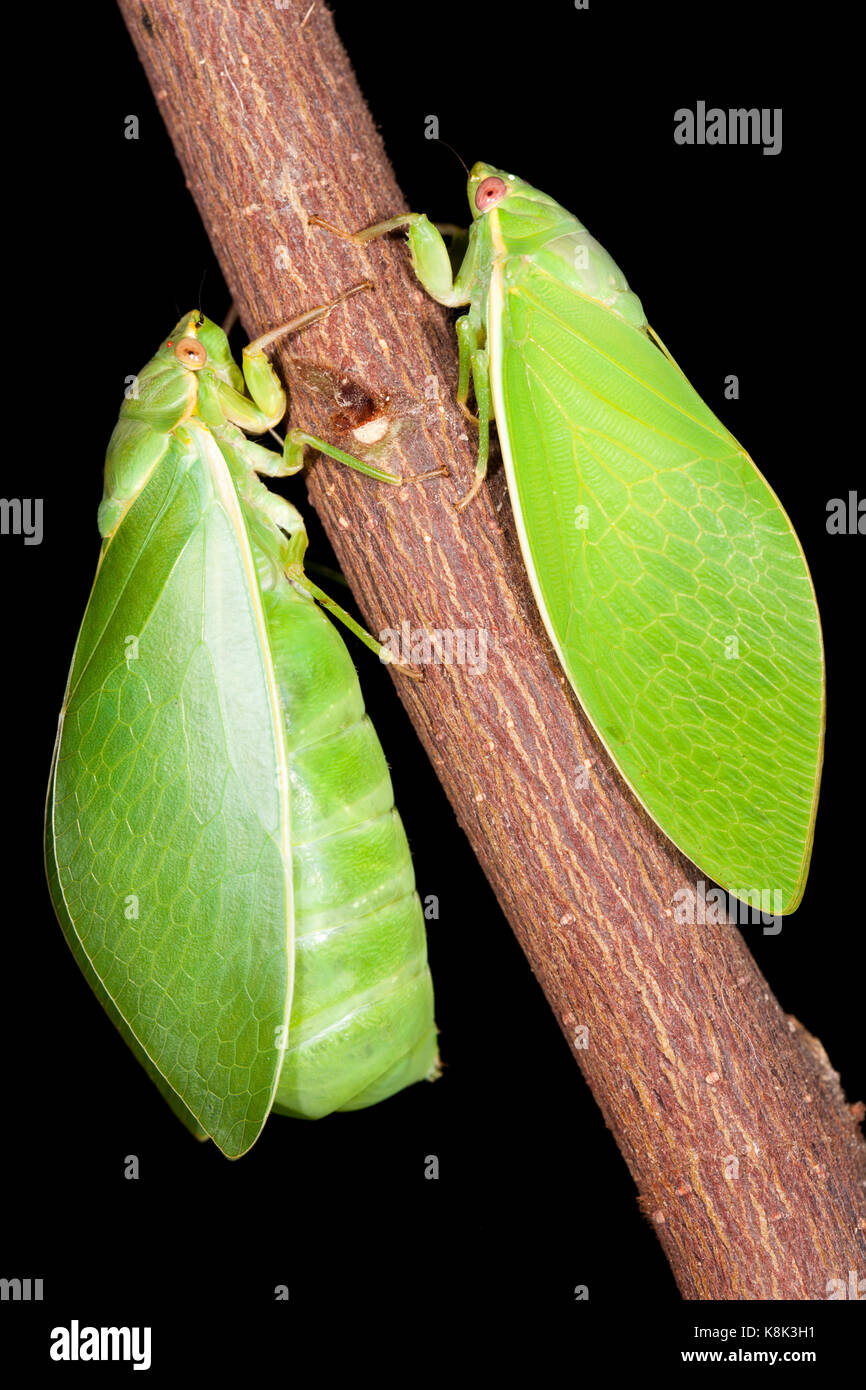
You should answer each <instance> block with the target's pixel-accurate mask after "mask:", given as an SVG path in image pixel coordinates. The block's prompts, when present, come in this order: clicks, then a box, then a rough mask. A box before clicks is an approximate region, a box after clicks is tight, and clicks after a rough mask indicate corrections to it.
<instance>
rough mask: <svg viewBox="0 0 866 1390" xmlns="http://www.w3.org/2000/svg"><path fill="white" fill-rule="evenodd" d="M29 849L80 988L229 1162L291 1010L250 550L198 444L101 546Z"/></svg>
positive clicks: (280, 827) (270, 682)
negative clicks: (89, 985)
mask: <svg viewBox="0 0 866 1390" xmlns="http://www.w3.org/2000/svg"><path fill="white" fill-rule="evenodd" d="M46 843H47V857H48V860H49V881H52V886H53V892H54V896H55V900H56V902H57V906H58V916H59V917H60V919H61V924H62V925H64V926H65V927H66V928H67V930H69V927H70V926H71V928H72V930H73V931H74V936H75V938H76V940H77V943H78V946H79V948H80V952H81V953H82V954H83V956H84V957H85V959H86V961H87V964H88V966H89V969H86V970H85V973H87V974H88V976H89V978H91V980H92V981H93V980H94V979H95V981H97V982H98V985H99V989H97V993H98V994H99V995H100V997H101V998H103V1001H105V998H107V999H108V1000H109V1001H110V1003H111V1005H112V1009H113V1010H114V1011H116V1013H117V1014H118V1015H119V1016H120V1018H121V1019H122V1020H123V1023H124V1025H125V1028H126V1029H128V1031H129V1034H131V1036H132V1038H133V1039H134V1040H135V1043H136V1044H137V1047H138V1048H140V1049H141V1051H142V1052H143V1053H144V1055H145V1056H146V1057H147V1059H148V1061H149V1063H150V1066H151V1067H152V1068H154V1069H155V1070H156V1071H157V1072H158V1073H159V1075H160V1076H161V1077H163V1078H164V1080H165V1082H166V1083H167V1085H168V1086H169V1087H170V1088H171V1089H172V1090H173V1091H174V1092H175V1093H176V1094H177V1096H178V1097H179V1098H180V1101H181V1102H182V1105H183V1107H185V1108H186V1109H187V1110H188V1111H189V1112H190V1113H191V1115H192V1116H193V1117H194V1120H195V1122H197V1123H198V1124H199V1125H200V1126H201V1127H202V1128H203V1129H204V1130H205V1131H206V1132H207V1133H208V1134H209V1135H211V1137H212V1138H213V1139H214V1140H215V1142H216V1143H217V1144H218V1145H219V1147H220V1148H221V1149H222V1150H223V1151H224V1152H225V1153H226V1154H228V1155H230V1156H237V1155H239V1154H242V1153H244V1152H245V1151H246V1150H247V1149H248V1148H249V1147H250V1145H251V1144H252V1143H253V1142H254V1141H255V1139H256V1138H257V1136H258V1134H259V1132H260V1131H261V1128H262V1126H263V1124H264V1122H265V1119H266V1118H267V1115H268V1113H269V1111H270V1108H271V1105H272V1102H273V1096H274V1092H275V1089H276V1082H277V1078H278V1075H279V1071H280V1066H281V1064H282V1058H283V1055H284V1051H285V1045H286V1024H287V1021H288V1014H289V1008H290V1003H291V985H292V959H293V956H292V950H293V942H292V883H291V843H290V834H289V817H288V778H287V774H286V755H285V743H284V734H283V726H282V718H281V711H280V705H279V696H278V692H277V689H276V684H275V680H274V674H273V668H272V662H271V656H270V652H269V648H268V642H267V630H266V625H265V622H264V617H263V613H262V604H261V595H260V593H259V589H258V585H257V582H256V576H255V568H254V565H253V561H252V556H251V553H250V547H249V542H248V538H247V534H246V530H245V527H244V524H243V519H242V515H241V511H240V507H239V504H238V499H237V496H236V494H235V491H234V487H233V485H232V483H231V479H230V477H229V475H228V472H227V470H226V468H225V464H224V461H223V459H222V457H221V455H220V454H219V451H218V449H217V448H216V446H215V444H214V442H213V440H212V439H211V437H210V436H209V435H208V434H207V432H206V431H203V430H191V431H190V432H189V434H188V435H187V436H186V439H185V441H184V443H183V444H181V443H179V442H177V441H174V442H173V444H172V446H171V447H170V449H169V450H168V452H167V453H166V455H165V456H164V458H163V459H162V461H161V462H160V464H159V465H158V467H157V468H156V470H155V472H154V474H153V476H152V477H151V478H150V480H149V482H148V484H147V486H146V487H145V488H144V490H143V491H142V492H141V493H140V494H139V496H138V497H137V498H136V500H135V501H134V502H133V504H132V505H131V507H130V508H129V511H128V512H127V513H126V515H125V517H124V518H123V520H122V522H121V523H120V525H119V526H118V528H117V530H116V531H115V532H114V534H113V536H112V538H111V541H110V543H108V544H107V545H106V546H105V547H104V550H103V554H102V558H101V562H100V566H99V570H98V572H97V577H96V581H95V584H94V587H93V591H92V593H91V597H90V601H89V603H88V607H87V611H86V613H85V617H84V621H83V624H82V629H81V633H80V636H79V640H78V644H77V647H76V652H75V656H74V658H73V665H72V670H71V673H70V678H69V685H68V688H67V692H66V697H65V701H64V707H63V712H62V715H61V722H60V730H59V733H58V742H57V749H56V753H55V763H54V769H53V774H52V780H51V786H50V789H49V800H48V808H47V824H46ZM72 944H73V949H75V943H72ZM76 954H78V952H77V951H76ZM112 1009H110V1010H109V1012H112Z"/></svg>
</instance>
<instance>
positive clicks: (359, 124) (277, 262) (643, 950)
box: [121, 0, 866, 1299]
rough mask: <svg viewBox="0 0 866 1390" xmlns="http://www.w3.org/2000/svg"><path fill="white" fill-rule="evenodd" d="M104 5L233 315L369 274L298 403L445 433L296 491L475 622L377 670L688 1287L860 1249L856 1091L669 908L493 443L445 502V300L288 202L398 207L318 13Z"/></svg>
mask: <svg viewBox="0 0 866 1390" xmlns="http://www.w3.org/2000/svg"><path fill="white" fill-rule="evenodd" d="M121 9H122V10H123V12H124V15H125V18H126V22H127V25H128V27H129V29H130V32H131V34H132V37H133V40H134V42H135V44H136V47H137V49H138V52H139V55H140V57H141V60H142V62H143V63H144V66H145V68H146V70H147V74H148V77H149V79H150V82H151V85H152V87H153V90H154V93H155V94H156V99H157V102H158V104H159V108H160V110H161V112H162V115H163V117H164V119H165V122H166V125H167V126H168V129H169V131H170V132H171V135H172V139H173V141H174V145H175V149H176V151H177V154H178V157H179V159H180V162H181V164H182V166H183V168H184V171H185V173H186V177H187V180H188V184H189V187H190V189H191V191H192V194H193V196H194V198H195V200H196V202H197V204H198V207H199V210H200V212H201V216H202V218H203V219H204V223H205V226H206V227H207V229H208V232H209V234H210V237H211V240H212V242H213V245H214V248H215V251H216V254H217V256H218V258H219V260H220V263H221V265H222V268H223V271H224V273H225V278H226V281H227V283H228V285H229V287H230V289H231V292H232V295H233V296H234V300H235V303H236V304H237V307H238V310H239V312H240V317H241V320H242V322H243V324H244V326H245V328H246V330H247V331H248V332H249V333H250V334H251V335H254V334H256V333H259V332H261V331H263V330H264V329H266V328H270V327H273V326H274V325H276V324H278V323H280V322H282V321H283V319H285V318H287V317H289V316H290V315H291V314H293V313H295V312H297V311H298V310H299V309H303V308H306V307H308V306H310V305H312V304H314V303H316V302H319V301H323V300H326V299H329V298H331V297H333V295H334V294H336V293H337V292H339V291H340V290H342V289H345V288H346V287H347V286H349V285H351V284H353V283H355V282H357V281H358V280H360V279H363V278H365V277H369V278H370V279H371V280H373V281H374V282H375V284H376V288H377V292H376V293H375V294H363V295H359V296H357V297H356V298H354V299H352V300H351V301H350V302H349V303H348V304H347V305H346V306H343V307H341V308H340V309H339V310H338V311H336V312H335V313H333V314H331V315H330V317H329V318H328V319H327V320H326V321H325V322H324V323H322V324H319V325H316V326H315V327H313V328H310V329H309V330H308V331H307V332H306V333H304V334H303V335H302V337H301V338H294V339H292V340H290V342H289V344H288V346H286V347H285V348H284V349H283V350H282V352H281V353H279V354H278V357H279V359H280V361H281V365H282V367H283V369H284V371H285V375H286V377H287V379H288V381H289V385H290V387H291V390H292V400H293V417H294V420H295V422H297V423H302V424H303V426H304V428H306V429H310V430H312V431H315V432H318V433H320V434H322V435H324V436H325V437H328V438H330V439H333V440H335V442H337V443H339V444H341V445H342V446H343V447H344V448H346V449H347V450H349V451H350V452H354V451H357V450H358V449H359V447H360V446H361V445H362V444H363V441H364V439H365V438H369V437H371V436H375V435H376V433H377V431H381V430H385V431H386V433H385V435H384V445H385V447H384V450H383V454H382V458H383V463H384V464H385V466H388V467H395V468H397V467H400V468H402V469H403V471H404V472H406V473H418V472H423V471H425V470H426V469H434V468H436V467H437V466H439V465H441V464H442V463H443V462H444V463H445V464H446V465H447V467H448V469H449V472H450V477H448V478H445V479H440V480H435V481H432V482H427V483H407V484H406V485H405V486H404V487H402V488H400V489H390V488H386V487H384V486H382V485H379V484H376V483H373V482H370V481H369V480H366V479H359V478H358V477H357V475H353V474H349V473H348V472H347V471H346V470H344V469H340V468H339V467H337V466H336V465H332V464H330V463H326V462H321V463H318V464H317V465H316V468H315V469H314V470H313V472H312V474H311V480H310V484H309V486H310V495H311V498H312V500H313V503H314V504H315V506H316V508H317V509H318V511H319V513H320V515H321V517H322V519H323V521H324V524H325V527H326V530H327V532H328V534H329V536H330V537H331V540H332V542H333V545H334V549H335V551H336V553H337V555H338V557H339V560H340V563H341V565H342V566H343V569H344V572H345V574H346V576H347V578H348V579H349V581H350V582H351V585H352V588H353V590H354V592H355V594H356V596H357V598H358V601H359V603H360V606H361V608H362V610H363V612H364V614H365V617H366V619H367V621H368V622H369V624H370V626H371V628H372V629H373V631H379V630H381V629H382V628H383V627H386V626H387V627H394V628H399V627H400V619H401V618H402V619H405V620H406V621H407V622H408V623H409V625H410V628H411V629H413V630H417V629H427V630H432V629H437V630H439V631H444V632H450V633H451V634H455V633H458V632H463V633H468V634H470V637H472V635H473V634H477V633H480V632H484V633H487V634H489V635H490V643H491V646H490V650H489V651H488V654H487V671H486V674H484V675H481V674H478V675H474V676H473V675H472V674H471V672H470V670H469V669H468V667H467V666H466V665H460V664H443V665H433V666H428V667H427V668H426V679H425V680H424V681H423V682H422V683H420V684H416V683H415V682H410V681H407V680H405V679H404V680H399V678H398V680H399V685H398V688H399V692H400V696H401V698H402V700H403V702H404V703H405V705H406V708H407V709H408V711H409V714H410V716H411V718H412V721H413V723H414V725H415V728H416V730H417V732H418V735H419V737H420V739H421V741H422V743H423V744H424V747H425V749H426V750H427V753H428V755H429V757H430V758H431V760H432V762H433V765H434V767H435V769H436V771H437V773H438V775H439V777H440V779H441V781H442V783H443V786H444V787H445V790H446V791H447V793H448V796H449V797H450V800H451V803H452V805H453V807H454V809H455V812H456V814H457V816H458V818H459V821H460V824H461V825H462V827H463V828H464V830H465V832H466V834H467V835H468V837H469V840H470V842H471V844H472V847H473V849H474V851H475V853H476V854H477V856H478V858H479V860H480V862H481V864H482V866H483V868H484V871H485V873H486V874H487V876H488V878H489V879H490V882H491V884H492V885H493V888H494V890H495V892H496V894H497V897H498V899H499V901H500V903H501V905H502V908H503V910H504V912H505V913H506V915H507V917H508V919H509V921H510V923H511V925H512V927H513V929H514V932H515V933H516V935H517V938H518V940H519V942H520V944H521V946H522V948H523V950H524V951H525V953H526V955H527V957H528V959H529V962H530V964H531V966H532V969H533V970H534V972H535V974H536V976H537V977H538V979H539V981H540V983H541V985H542V988H543V989H544V991H545V994H546V996H547V999H548V1001H549V1003H550V1006H551V1008H552V1009H553V1010H554V1013H555V1014H556V1016H557V1018H558V1020H559V1022H560V1025H561V1027H562V1029H563V1032H564V1033H565V1036H566V1038H567V1039H568V1041H569V1044H570V1045H571V1047H572V1048H573V1050H574V1053H575V1057H576V1059H577V1061H578V1062H579V1064H580V1066H581V1068H582V1070H583V1073H584V1075H585V1077H586V1079H587V1081H588V1082H589V1084H590V1086H591V1087H592V1090H593V1094H594V1095H595V1098H596V1100H597V1102H598V1104H599V1105H600V1107H601V1110H602V1112H603V1114H604V1118H605V1121H606V1123H607V1124H608V1126H609V1127H610V1128H611V1129H612V1131H613V1133H614V1135H615V1136H616V1139H617V1143H618V1144H619V1146H620V1148H621V1150H622V1152H623V1154H624V1156H625V1159H626V1161H627V1163H628V1165H629V1167H630V1169H631V1172H632V1174H633V1176H634V1179H635V1182H636V1183H637V1186H638V1189H639V1191H640V1194H641V1196H640V1201H641V1206H642V1208H643V1210H644V1211H645V1213H646V1214H647V1216H648V1217H649V1219H650V1220H651V1221H652V1222H653V1223H654V1226H655V1229H656V1231H657V1233H658V1236H659V1239H660V1241H661V1243H662V1245H663V1247H664V1250H665V1253H666V1254H667V1256H668V1258H669V1260H670V1262H671V1265H672V1267H673V1269H674V1273H675V1276H676V1279H677V1282H678V1285H679V1288H680V1290H681V1292H682V1294H683V1296H684V1297H687V1298H698V1299H711V1298H719V1299H733V1298H745V1299H822V1298H825V1297H826V1296H827V1281H828V1279H830V1278H842V1279H845V1278H847V1272H848V1271H849V1270H850V1269H859V1270H860V1271H862V1270H863V1267H864V1229H866V1217H864V1201H863V1199H864V1178H866V1149H864V1145H863V1141H862V1137H861V1135H860V1133H859V1131H858V1129H857V1127H856V1123H855V1118H854V1116H853V1115H852V1111H853V1110H854V1109H855V1107H849V1106H848V1105H847V1104H846V1102H845V1098H844V1096H843V1094H842V1092H841V1089H840V1087H839V1084H838V1078H837V1076H836V1074H835V1073H834V1072H833V1070H832V1068H831V1067H830V1065H829V1062H828V1061H827V1058H826V1054H824V1053H823V1049H821V1048H820V1044H817V1043H816V1040H814V1039H811V1038H810V1037H809V1035H808V1034H807V1033H805V1031H804V1030H803V1029H802V1028H801V1027H800V1025H799V1024H797V1023H796V1021H795V1020H793V1019H790V1018H787V1017H786V1016H785V1014H784V1013H783V1012H782V1010H781V1009H780V1007H779V1005H778V1004H777V1003H776V1001H775V999H774V998H773V997H772V995H771V994H770V992H769V989H768V987H767V985H766V983H765V981H764V979H763V977H762V976H761V974H760V972H759V971H758V969H757V967H756V965H755V963H754V961H753V960H752V957H751V956H750V954H749V952H748V950H747V949H746V947H745V945H744V943H743V941H742V939H741V937H740V935H739V933H738V932H737V931H736V929H735V928H734V927H733V926H730V925H724V926H717V927H700V926H698V927H695V926H687V925H680V924H678V923H677V922H676V921H675V920H674V908H673V903H674V894H675V893H676V892H677V891H678V890H680V889H682V888H684V887H687V886H688V885H689V884H691V885H692V886H693V887H694V883H695V879H696V877H697V871H696V870H695V869H694V868H693V866H691V865H689V864H688V863H687V862H686V861H685V860H683V858H682V857H681V856H680V855H679V854H678V853H677V852H676V851H675V850H674V849H673V848H672V846H671V845H670V844H669V842H668V841H667V840H665V839H664V838H663V837H662V836H661V835H660V834H659V832H658V831H657V830H656V829H655V827H654V826H653V825H652V823H651V822H650V821H649V819H648V818H647V816H646V815H645V814H644V812H643V811H642V810H641V808H640V807H639V806H638V805H637V804H636V802H635V800H634V798H633V797H632V796H631V794H630V793H629V792H628V790H627V788H626V787H625V786H624V784H623V783H622V781H621V780H620V778H619V777H618V775H617V774H616V773H615V771H614V770H613V768H612V766H611V764H610V762H609V760H608V758H607V755H606V753H605V752H604V749H603V748H602V747H601V746H600V744H599V742H598V740H597V739H596V737H595V735H594V734H593V731H592V730H591V728H590V727H589V725H588V723H587V721H586V719H585V718H584V717H583V715H582V713H581V712H580V710H579V709H578V708H577V707H576V706H575V704H574V703H573V701H572V700H571V698H570V694H569V692H568V689H567V686H566V683H565V680H564V678H563V676H562V674H561V672H560V670H559V668H558V665H557V662H556V659H555V657H554V655H553V653H552V651H551V649H550V647H549V644H548V642H547V640H546V638H545V636H544V633H543V630H542V627H541V624H540V622H539V620H538V617H537V615H536V611H535V607H534V603H533V600H532V595H531V592H530V590H529V586H528V583H527V581H526V578H525V575H524V572H523V568H522V563H521V558H520V551H519V547H518V543H517V537H516V535H515V530H514V525H513V521H512V517H511V511H510V507H509V506H508V502H507V496H506V492H505V480H504V478H503V476H502V474H501V472H499V473H498V474H494V476H493V477H492V479H491V480H490V482H489V483H488V485H487V486H486V487H485V488H484V489H483V490H482V492H481V495H480V496H479V498H478V499H477V500H476V501H475V502H474V503H473V504H472V505H471V506H470V507H469V508H468V509H467V511H466V512H465V513H463V514H462V515H460V516H458V515H457V513H456V512H455V511H454V508H453V507H452V505H451V503H452V502H453V501H454V500H455V499H456V498H457V496H459V494H460V493H462V492H463V491H464V490H465V488H466V487H467V486H468V483H469V481H470V479H471V475H472V467H473V462H474V453H473V446H472V442H471V441H470V440H469V439H468V438H467V432H466V427H465V422H464V421H463V419H462V417H461V416H460V414H459V413H458V412H457V410H456V409H455V407H454V404H453V393H454V387H455V383H456V354H455V348H454V335H453V323H452V322H451V319H450V316H449V315H448V314H446V313H445V312H444V311H442V310H441V309H440V308H439V307H438V306H437V305H435V304H434V303H432V302H431V301H430V300H429V299H428V298H427V296H426V295H425V294H424V293H423V292H422V291H421V289H420V288H419V287H418V285H417V284H416V283H415V281H414V279H413V277H412V274H411V270H410V268H409V261H408V256H407V254H406V250H405V246H404V245H403V244H402V241H397V242H391V243H377V244H374V245H371V246H369V247H366V248H364V249H358V248H357V247H353V246H351V245H347V244H345V243H343V242H341V241H339V240H338V239H337V238H335V237H332V236H329V235H327V234H326V233H323V232H321V231H318V232H317V231H312V230H310V229H309V228H308V225H307V219H308V217H309V215H311V214H313V213H319V214H321V215H323V216H324V217H326V218H327V219H328V220H329V221H331V222H333V223H334V224H335V225H337V226H339V227H345V228H354V227H359V226H363V225H365V224H368V223H370V222H372V221H374V220H376V219H378V218H381V217H386V216H392V215H393V214H395V213H397V212H399V211H400V210H401V209H403V208H404V207H405V204H404V202H403V201H402V199H401V197H400V193H399V190H398V189H397V187H396V185H395V182H394V178H393V175H392V173H391V169H390V167H389V165H388V163H387V160H386V159H385V155H384V152H383V150H382V146H381V142H380V140H379V138H378V135H377V133H376V131H375V129H374V127H373V123H372V121H371V119H370V115H369V113H368V111H367V109H366V107H365V105H364V102H363V99H362V97H361V95H360V93H359V91H358V89H357V86H356V83H355V80H354V77H353V74H352V71H351V68H350V66H349V63H348V60H347V58H346V55H345V53H344V52H343V50H342V48H341V46H340V44H339V41H338V40H337V38H336V35H335V33H334V30H333V26H332V23H331V19H330V16H329V15H328V13H327V11H326V9H325V7H324V6H323V4H321V3H319V4H317V5H316V6H315V7H314V8H313V10H312V12H311V13H308V12H309V10H310V6H309V0H298V2H297V3H295V0H288V3H287V4H286V5H285V7H284V8H281V9H277V8H276V7H275V6H273V5H264V4H253V3H240V0H235V3H231V0H217V2H215V3H210V4H207V5H203V4H199V3H192V0H187V3H179V0H144V3H143V4H142V0H121ZM305 16H306V21H305V22H303V24H302V21H304V17H305ZM358 429H360V430H361V433H360V434H358V433H356V431H357V430H358ZM476 640H477V638H476ZM580 1028H585V1029H587V1030H588V1042H589V1045H588V1047H582V1046H580V1045H578V1043H577V1042H576V1038H577V1037H578V1029H580ZM563 1103H564V1104H567V1103H568V1098H567V1097H563ZM733 1174H736V1176H733Z"/></svg>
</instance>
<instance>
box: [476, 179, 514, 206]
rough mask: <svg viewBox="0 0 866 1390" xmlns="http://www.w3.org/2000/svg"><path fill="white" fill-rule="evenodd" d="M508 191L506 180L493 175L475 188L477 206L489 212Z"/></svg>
mask: <svg viewBox="0 0 866 1390" xmlns="http://www.w3.org/2000/svg"><path fill="white" fill-rule="evenodd" d="M507 192H508V187H507V185H506V183H505V180H504V179H499V178H496V176H495V175H492V176H491V177H490V178H489V179H483V180H482V182H481V183H479V185H478V187H477V189H476V190H475V206H476V207H477V209H478V211H479V212H487V211H488V209H489V208H492V207H495V205H496V204H497V203H498V202H499V201H500V200H501V199H502V198H504V197H505V195H506V193H507Z"/></svg>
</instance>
